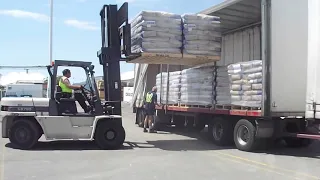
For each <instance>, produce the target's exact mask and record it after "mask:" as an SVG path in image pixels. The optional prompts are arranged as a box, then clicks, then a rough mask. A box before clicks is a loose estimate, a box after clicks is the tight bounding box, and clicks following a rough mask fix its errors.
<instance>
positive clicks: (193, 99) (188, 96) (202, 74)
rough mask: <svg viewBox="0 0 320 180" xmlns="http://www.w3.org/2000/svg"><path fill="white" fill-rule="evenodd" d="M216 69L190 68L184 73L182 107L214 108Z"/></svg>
mask: <svg viewBox="0 0 320 180" xmlns="http://www.w3.org/2000/svg"><path fill="white" fill-rule="evenodd" d="M213 82H214V67H213V66H210V67H202V68H190V69H185V70H183V71H182V75H181V88H180V92H181V98H180V99H181V100H180V103H181V104H182V105H199V106H212V104H213Z"/></svg>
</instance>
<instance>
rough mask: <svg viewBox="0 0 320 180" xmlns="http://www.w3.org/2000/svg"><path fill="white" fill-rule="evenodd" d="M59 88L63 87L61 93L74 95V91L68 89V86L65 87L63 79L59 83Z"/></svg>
mask: <svg viewBox="0 0 320 180" xmlns="http://www.w3.org/2000/svg"><path fill="white" fill-rule="evenodd" d="M59 86H60V87H61V91H62V92H64V93H72V89H71V88H68V86H67V85H65V84H64V83H63V82H62V78H61V79H60V81H59Z"/></svg>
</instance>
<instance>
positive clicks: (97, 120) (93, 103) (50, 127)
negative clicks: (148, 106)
mask: <svg viewBox="0 0 320 180" xmlns="http://www.w3.org/2000/svg"><path fill="white" fill-rule="evenodd" d="M100 16H101V36H102V43H101V49H100V50H99V52H98V53H97V56H98V58H99V62H100V64H101V65H102V66H103V80H104V87H105V98H104V100H100V97H99V93H98V89H97V85H96V82H95V77H94V66H93V65H92V63H91V62H83V61H67V60H55V61H54V62H53V63H52V65H49V66H47V70H48V73H49V75H50V86H49V88H48V89H49V90H50V94H49V97H48V98H9V97H8V98H3V99H2V101H1V116H2V119H3V120H2V137H3V138H9V139H10V142H11V143H13V144H14V145H15V146H17V147H18V148H20V149H30V148H32V147H34V145H35V144H36V143H37V142H38V140H39V138H40V137H41V136H42V135H44V137H45V138H46V139H47V140H94V141H95V142H96V143H97V145H98V146H99V147H100V148H102V149H118V148H120V147H121V146H122V144H123V142H124V140H125V130H124V128H123V126H122V117H121V87H120V86H121V82H120V60H121V54H125V55H127V56H129V54H130V49H131V47H130V44H131V41H130V40H131V35H130V25H129V24H128V3H124V4H123V5H122V6H121V8H120V9H118V8H117V5H104V6H103V8H102V10H101V11H100ZM123 24H124V25H123ZM121 40H123V43H122V44H123V46H121ZM122 47H123V48H122ZM121 48H122V49H121ZM63 66H66V67H68V66H69V67H70V66H71V67H78V68H81V69H83V70H84V72H85V76H86V78H87V81H86V86H84V87H89V88H81V89H79V90H78V91H80V92H79V93H80V94H82V95H83V97H84V98H85V99H86V102H88V106H89V109H90V112H89V113H79V112H78V111H77V108H76V103H75V99H73V98H64V97H63V96H61V95H62V92H61V88H60V87H59V86H57V84H56V79H57V73H58V67H63ZM88 94H90V96H88Z"/></svg>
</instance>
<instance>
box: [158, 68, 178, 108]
mask: <svg viewBox="0 0 320 180" xmlns="http://www.w3.org/2000/svg"><path fill="white" fill-rule="evenodd" d="M161 79H162V80H161ZM156 86H157V89H158V91H157V96H158V103H162V104H166V102H167V90H168V104H178V102H179V99H180V86H181V71H175V72H170V73H169V81H168V73H167V72H163V73H162V77H161V73H159V74H158V75H157V76H156ZM160 100H161V101H160Z"/></svg>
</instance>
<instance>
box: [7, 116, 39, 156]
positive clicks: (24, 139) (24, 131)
mask: <svg viewBox="0 0 320 180" xmlns="http://www.w3.org/2000/svg"><path fill="white" fill-rule="evenodd" d="M39 134H40V132H39V128H38V126H37V124H36V123H35V122H33V121H32V120H28V119H19V120H17V121H15V122H14V123H13V124H12V126H11V128H10V129H9V140H10V142H11V143H12V144H13V145H14V146H17V148H19V149H23V150H27V149H31V148H32V147H33V146H34V145H35V144H36V143H37V142H38V140H39Z"/></svg>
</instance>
